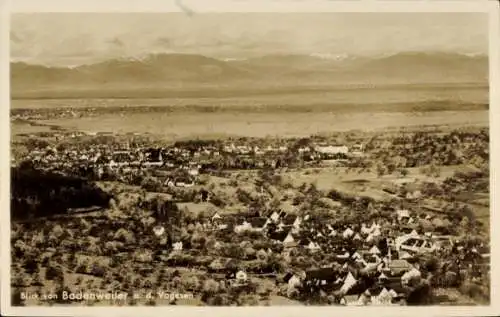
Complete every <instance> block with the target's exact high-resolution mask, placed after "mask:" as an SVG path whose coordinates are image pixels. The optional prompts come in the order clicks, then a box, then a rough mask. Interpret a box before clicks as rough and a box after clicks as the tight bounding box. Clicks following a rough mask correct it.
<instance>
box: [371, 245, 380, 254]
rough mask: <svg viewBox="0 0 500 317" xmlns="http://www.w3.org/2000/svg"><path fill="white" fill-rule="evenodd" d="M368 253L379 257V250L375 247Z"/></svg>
mask: <svg viewBox="0 0 500 317" xmlns="http://www.w3.org/2000/svg"><path fill="white" fill-rule="evenodd" d="M368 252H370V253H371V254H376V255H380V254H381V252H380V250H379V249H378V248H377V246H375V245H374V246H373V247H372V248H371V249H370V251H368Z"/></svg>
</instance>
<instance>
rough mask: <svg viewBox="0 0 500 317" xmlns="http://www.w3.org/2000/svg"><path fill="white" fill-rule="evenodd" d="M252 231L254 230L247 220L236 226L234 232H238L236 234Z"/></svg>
mask: <svg viewBox="0 0 500 317" xmlns="http://www.w3.org/2000/svg"><path fill="white" fill-rule="evenodd" d="M252 229H253V228H252V224H251V223H250V222H248V221H246V220H243V222H240V224H237V225H236V226H234V232H236V233H241V232H244V231H250V230H252Z"/></svg>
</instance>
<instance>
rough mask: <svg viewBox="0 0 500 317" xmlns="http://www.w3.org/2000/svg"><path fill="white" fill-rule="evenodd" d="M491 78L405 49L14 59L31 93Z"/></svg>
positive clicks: (17, 87) (468, 63)
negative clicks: (59, 62)
mask: <svg viewBox="0 0 500 317" xmlns="http://www.w3.org/2000/svg"><path fill="white" fill-rule="evenodd" d="M463 83H474V84H487V83H488V57H487V56H484V55H465V54H458V53H442V52H437V53H422V52H404V53H398V54H393V55H385V56H377V57H350V56H328V55H319V54H316V55H314V54H313V55H267V56H262V57H258V58H250V59H245V60H242V59H240V60H230V59H228V60H219V59H215V58H211V57H206V56H202V55H188V54H157V55H150V56H147V57H145V58H142V59H113V60H108V61H105V62H100V63H96V64H91V65H81V66H77V67H49V66H44V65H32V64H27V63H24V62H12V63H11V89H12V93H13V95H16V94H21V95H22V94H23V92H26V91H57V90H82V89H83V90H85V89H94V90H95V89H102V90H105V89H107V88H112V89H117V88H126V89H141V88H152V87H154V88H157V89H181V88H189V89H193V88H196V87H217V88H219V89H222V88H223V87H239V88H241V87H249V88H252V89H254V88H266V87H269V86H272V87H296V86H306V87H314V86H322V87H325V86H336V85H373V86H378V85H387V84H390V85H392V84H463Z"/></svg>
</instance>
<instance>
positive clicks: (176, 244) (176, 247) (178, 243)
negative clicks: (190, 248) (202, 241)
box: [172, 241, 182, 251]
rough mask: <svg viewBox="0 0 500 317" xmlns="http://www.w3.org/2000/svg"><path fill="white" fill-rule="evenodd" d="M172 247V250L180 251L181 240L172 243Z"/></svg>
mask: <svg viewBox="0 0 500 317" xmlns="http://www.w3.org/2000/svg"><path fill="white" fill-rule="evenodd" d="M172 248H173V249H174V251H182V241H179V242H175V243H173V244H172Z"/></svg>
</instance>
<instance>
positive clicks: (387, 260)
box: [173, 209, 488, 305]
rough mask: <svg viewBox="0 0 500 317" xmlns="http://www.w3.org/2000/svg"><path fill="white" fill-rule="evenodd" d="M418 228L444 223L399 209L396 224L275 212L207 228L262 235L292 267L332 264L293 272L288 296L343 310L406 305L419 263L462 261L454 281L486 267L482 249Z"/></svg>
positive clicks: (178, 246) (421, 274)
mask: <svg viewBox="0 0 500 317" xmlns="http://www.w3.org/2000/svg"><path fill="white" fill-rule="evenodd" d="M421 222H429V223H431V224H435V226H434V228H438V226H439V224H440V223H441V222H440V219H439V218H438V217H433V216H431V215H430V214H420V215H417V214H412V213H411V212H410V211H408V210H404V209H403V210H397V211H396V212H395V213H394V217H393V218H391V219H385V218H381V219H378V220H374V221H373V222H372V223H370V224H368V223H361V224H352V225H345V224H337V223H335V221H331V222H330V221H319V220H318V219H315V218H314V216H312V215H309V214H307V215H305V216H299V215H296V214H290V213H285V212H282V211H281V212H280V211H274V212H272V213H271V214H269V215H267V216H260V215H255V216H251V217H248V216H247V217H243V216H234V215H224V216H222V215H221V214H219V213H215V214H214V215H213V216H212V217H211V221H210V227H211V228H213V229H215V230H221V231H224V232H227V235H228V236H229V235H231V234H241V233H243V232H249V231H251V232H259V233H262V234H263V236H265V237H267V238H268V239H270V240H271V241H272V242H273V243H274V244H278V245H281V246H282V247H283V248H282V249H283V251H282V255H283V256H284V258H285V259H287V260H288V261H289V262H290V263H291V264H292V267H293V263H294V258H297V254H302V255H304V256H307V257H314V256H315V255H321V257H324V258H325V259H326V258H327V259H328V261H329V263H328V264H327V265H325V266H322V267H316V268H309V269H306V270H303V269H293V268H292V269H291V270H290V271H289V272H288V273H287V274H286V275H285V276H284V277H283V278H282V280H281V283H284V284H285V285H286V287H287V296H289V297H297V296H300V294H302V295H304V294H308V293H311V292H320V293H325V294H334V295H335V298H337V300H338V303H340V304H344V305H390V304H401V303H404V301H405V300H406V296H407V295H408V289H409V288H411V287H414V286H416V285H418V284H419V283H420V282H421V281H422V280H423V279H426V278H427V276H426V273H425V271H422V269H421V267H420V259H421V257H422V256H425V255H432V256H438V257H439V255H442V254H445V253H446V252H448V253H450V252H451V253H453V254H454V255H457V256H458V255H460V257H459V258H460V260H459V262H458V263H455V264H457V267H456V268H457V272H455V273H457V274H459V271H460V269H461V268H468V269H470V268H471V266H473V265H477V264H480V263H484V262H487V258H488V254H487V253H486V252H488V251H486V250H487V248H486V247H485V246H484V245H477V246H474V247H472V248H469V247H466V246H465V245H464V243H463V241H462V240H461V239H460V238H458V237H453V236H444V235H439V230H437V229H429V231H426V232H422V231H421V230H419V229H418V228H419V226H417V224H418V223H421ZM173 247H174V248H175V250H177V251H181V250H182V242H180V241H177V242H175V243H174V246H173ZM269 252H271V251H269ZM232 273H233V275H234V276H240V277H241V281H239V282H244V281H245V280H246V279H247V278H248V275H249V274H250V273H248V272H246V271H245V269H235V270H233V272H232ZM367 276H368V277H369V278H367ZM234 278H235V277H234Z"/></svg>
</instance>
